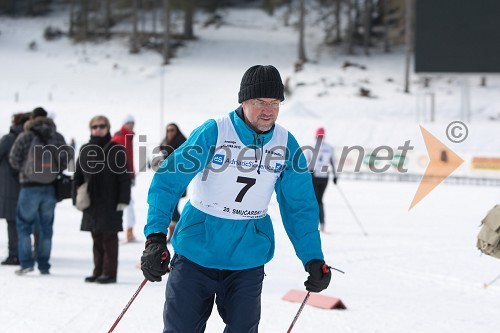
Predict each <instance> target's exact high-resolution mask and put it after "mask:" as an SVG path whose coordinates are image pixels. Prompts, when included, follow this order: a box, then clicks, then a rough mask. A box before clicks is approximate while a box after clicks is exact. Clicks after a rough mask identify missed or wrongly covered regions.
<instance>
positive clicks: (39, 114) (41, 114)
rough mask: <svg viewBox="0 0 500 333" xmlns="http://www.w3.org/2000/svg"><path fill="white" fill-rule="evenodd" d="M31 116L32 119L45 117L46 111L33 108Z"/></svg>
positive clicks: (40, 108)
mask: <svg viewBox="0 0 500 333" xmlns="http://www.w3.org/2000/svg"><path fill="white" fill-rule="evenodd" d="M31 116H32V117H33V118H37V117H47V111H45V109H44V108H42V107H40V106H39V107H37V108H34V109H33V111H31Z"/></svg>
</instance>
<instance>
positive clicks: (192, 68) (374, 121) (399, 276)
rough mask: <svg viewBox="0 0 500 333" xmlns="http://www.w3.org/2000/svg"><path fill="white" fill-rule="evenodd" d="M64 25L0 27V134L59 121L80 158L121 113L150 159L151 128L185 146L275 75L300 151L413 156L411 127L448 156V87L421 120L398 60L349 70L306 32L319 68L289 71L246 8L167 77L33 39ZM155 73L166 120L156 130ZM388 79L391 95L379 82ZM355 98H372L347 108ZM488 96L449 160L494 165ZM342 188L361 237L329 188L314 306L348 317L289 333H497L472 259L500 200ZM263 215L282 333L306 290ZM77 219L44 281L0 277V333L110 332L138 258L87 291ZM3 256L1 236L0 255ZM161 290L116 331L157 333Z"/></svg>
mask: <svg viewBox="0 0 500 333" xmlns="http://www.w3.org/2000/svg"><path fill="white" fill-rule="evenodd" d="M65 19H66V17H65V16H64V17H63V16H61V15H60V14H54V15H53V16H52V17H49V18H44V19H37V20H27V19H8V18H3V17H2V18H0V31H1V32H2V34H1V35H0V48H1V52H0V73H1V77H2V80H0V109H1V110H2V111H1V113H0V117H1V119H2V124H3V126H2V128H0V132H1V133H5V132H6V130H7V128H8V123H9V120H10V115H11V113H13V112H18V111H29V110H31V109H33V108H34V107H35V106H38V105H41V106H44V107H45V108H47V109H48V110H49V111H51V112H54V113H55V120H56V123H57V125H58V128H59V130H60V131H61V133H62V134H63V135H65V137H66V139H67V140H69V139H70V138H72V137H74V138H75V140H76V141H77V143H78V144H83V143H85V142H86V140H87V138H88V127H87V122H88V120H89V119H90V118H91V117H92V116H93V115H95V114H100V113H102V114H105V115H107V116H109V118H110V120H111V123H112V125H113V128H112V130H117V129H118V128H119V124H120V122H121V119H122V118H123V117H124V116H125V114H127V113H131V114H133V115H134V116H135V117H136V118H137V123H136V132H137V133H138V134H143V135H147V144H145V145H147V146H148V148H151V147H154V146H155V145H156V144H157V143H158V142H159V141H160V136H161V133H163V131H161V132H160V125H161V123H162V121H163V124H166V123H168V122H171V121H174V122H176V123H178V124H179V126H180V128H181V130H183V131H184V132H185V133H189V132H190V131H191V130H192V129H193V128H194V127H195V126H197V125H199V124H201V123H202V122H203V121H204V120H205V119H207V118H208V117H213V116H216V115H219V114H224V113H227V112H229V111H230V110H232V109H234V108H235V107H236V102H237V97H236V96H237V91H238V85H239V81H240V79H241V75H242V74H243V72H244V71H245V70H246V69H247V68H248V67H249V66H251V65H253V64H257V63H262V64H274V65H276V66H277V67H278V68H279V69H280V71H281V73H282V76H283V79H286V78H287V77H290V80H291V82H292V83H294V84H293V85H292V86H293V94H292V96H289V97H288V98H287V100H286V103H285V105H284V106H283V109H282V112H281V115H280V118H279V122H280V123H281V124H282V125H284V126H285V127H287V128H288V129H289V130H290V131H292V133H294V134H295V136H296V137H297V138H298V139H299V142H302V143H304V144H306V143H310V141H311V140H312V136H313V133H314V131H315V129H316V127H317V126H325V127H326V128H327V139H328V140H329V141H332V143H334V144H336V145H354V144H358V145H362V146H370V147H373V146H375V145H379V144H384V145H389V146H395V145H399V144H402V143H403V142H404V141H405V140H408V139H411V140H412V143H414V144H415V146H416V147H417V148H420V149H424V148H423V140H422V139H421V138H420V134H419V129H418V124H419V123H421V124H423V126H425V127H426V128H427V129H428V130H430V131H431V132H432V133H433V134H435V135H436V136H438V137H439V138H440V139H442V140H443V142H444V140H445V138H444V134H443V132H444V128H445V127H446V124H447V123H449V122H450V121H451V120H455V119H457V116H458V115H459V107H460V94H459V91H460V87H459V86H458V84H457V82H458V80H457V78H454V77H451V78H447V77H442V78H439V79H438V80H437V82H436V84H435V91H436V94H437V95H436V96H437V97H436V101H437V110H438V113H437V121H436V122H435V123H426V122H417V118H416V93H415V92H414V93H413V94H411V95H405V94H403V93H401V90H402V82H403V68H404V67H403V66H404V58H403V55H402V53H401V52H394V53H392V54H389V55H383V54H376V52H374V55H372V56H371V57H364V56H357V57H345V56H342V55H340V54H338V53H332V52H331V51H327V50H325V49H322V48H317V47H315V46H314V45H316V44H315V42H317V41H316V40H315V39H314V36H311V35H312V32H308V34H309V37H311V42H310V43H311V44H310V47H309V49H308V50H310V56H311V57H313V58H314V59H315V60H317V61H318V62H317V63H316V64H307V65H306V67H305V68H306V69H305V71H303V72H300V73H293V62H294V60H295V53H296V40H297V37H296V34H295V32H294V31H293V30H291V28H284V27H282V26H281V25H280V24H279V23H276V20H274V19H272V18H269V17H267V16H265V15H264V14H262V13H261V12H259V11H255V10H237V11H231V12H230V16H229V18H228V24H227V25H225V26H222V27H221V28H220V29H215V28H207V29H198V30H196V33H197V34H198V36H199V37H200V39H199V40H198V41H196V42H192V43H188V45H187V46H186V47H184V48H182V49H181V50H180V56H179V57H178V58H175V59H173V61H172V65H170V66H167V67H165V68H164V70H163V69H162V68H161V66H160V59H159V56H158V55H156V54H153V53H149V52H142V53H141V54H140V55H138V56H133V55H129V54H128V53H127V50H126V41H124V40H115V41H112V42H102V43H99V44H98V45H91V44H79V45H73V44H72V43H71V42H69V41H68V40H66V39H61V40H59V41H55V42H45V41H43V38H42V33H43V28H44V27H45V26H46V25H48V24H54V25H59V26H61V27H64V24H65ZM32 40H36V41H37V44H38V50H37V51H36V52H32V51H28V50H27V45H28V44H29V43H30V42H31V41H32ZM345 60H349V61H351V62H357V63H362V64H366V65H367V67H368V70H366V71H361V70H357V69H354V68H349V69H347V70H345V71H344V70H342V69H341V66H342V64H343V62H344V61H345ZM163 71H164V81H163V86H164V112H165V113H164V118H163V120H159V117H160V113H161V110H160V100H161V96H160V87H161V76H162V72H163ZM388 77H390V78H392V79H393V80H394V81H393V82H388V81H387V78H388ZM473 79H474V78H471V81H472V80H473ZM412 80H416V77H413V78H412ZM477 81H479V78H477ZM366 82H370V83H366ZM297 83H306V85H305V86H302V85H301V86H296V84H297ZM362 84H363V85H365V84H367V85H368V87H369V88H371V89H372V90H373V92H374V94H375V95H376V96H377V98H374V99H362V98H360V97H358V96H356V93H357V90H358V89H359V87H360V86H361V85H362ZM499 87H500V80H499V79H498V78H496V77H491V78H489V79H488V87H487V88H479V87H477V85H473V87H472V90H471V96H472V111H473V114H472V116H473V118H472V122H471V123H470V124H468V125H469V129H470V137H469V138H468V139H467V140H466V141H465V142H464V143H462V144H457V145H453V146H452V148H453V149H454V150H455V151H456V152H457V153H459V154H460V153H463V154H472V153H477V152H486V153H491V152H498V151H500V141H498V140H494V138H495V137H496V134H497V126H498V125H497V122H496V121H492V120H490V119H496V118H497V117H498V115H499V114H500V101H499V99H498V90H499ZM413 89H414V90H415V91H416V86H413ZM16 93H17V95H18V101H17V102H16V101H15V95H16ZM318 95H322V97H319V96H318ZM329 133H330V135H329ZM331 133H333V134H331ZM136 142H137V141H136ZM138 146H140V144H138ZM138 146H137V147H136V148H138ZM136 156H138V154H137V153H136ZM139 164H140V162H139V161H136V166H137V167H138V166H139ZM410 171H411V170H410ZM151 177H152V173H151V172H150V171H148V172H144V173H141V174H139V176H138V180H137V186H136V187H135V188H134V193H133V195H134V197H135V201H136V213H137V216H138V223H137V226H136V233H137V234H140V231H141V230H142V227H143V226H144V220H145V216H146V210H147V205H146V202H145V199H146V194H147V190H148V186H149V182H150V179H151ZM339 186H340V189H341V190H342V191H343V192H344V193H345V195H346V197H347V198H348V199H349V202H350V203H351V205H352V207H353V208H354V210H355V211H356V213H357V215H358V217H359V219H360V220H361V222H362V223H363V226H364V228H365V229H366V231H367V233H368V236H366V237H365V236H363V234H362V233H361V230H360V228H359V226H358V225H357V224H356V222H355V220H354V219H353V217H352V215H351V214H350V211H349V209H348V207H347V206H346V204H345V203H344V201H343V199H342V197H341V196H340V194H339V192H338V191H337V189H336V188H334V187H333V186H330V187H329V188H328V189H327V192H326V194H325V198H324V201H325V205H326V215H327V223H328V224H327V232H328V233H326V234H323V236H322V241H323V247H324V252H325V257H326V259H327V261H328V262H329V263H330V264H331V265H333V266H334V267H337V268H339V269H342V270H344V271H345V272H346V274H345V275H342V274H337V273H334V274H333V278H332V284H331V286H330V287H329V288H328V290H326V291H325V292H324V294H325V295H330V296H334V297H338V298H340V299H342V301H343V302H344V303H345V304H346V306H347V308H348V309H347V310H345V311H340V310H321V309H316V308H313V307H306V308H305V309H304V311H303V312H302V314H301V317H300V318H299V320H298V322H297V324H296V326H295V328H294V332H317V331H319V330H322V331H326V332H339V331H340V332H363V333H366V332H373V333H375V332H383V333H386V332H389V333H390V332H398V333H399V332H402V331H406V332H412V333H413V332H415V333H420V332H425V333H430V332H440V333H441V332H453V333H459V332H464V333H465V332H478V331H490V332H492V331H496V330H497V329H498V326H499V324H500V320H499V319H498V318H499V317H498V309H500V297H499V296H500V283H499V284H498V285H492V286H490V287H489V288H487V289H485V288H483V283H485V282H489V281H491V280H492V279H493V278H495V277H496V276H498V274H500V265H499V262H498V261H497V260H495V259H493V258H489V257H486V256H480V255H479V252H478V251H477V250H476V248H475V237H476V235H477V233H478V232H479V229H478V225H479V223H480V221H481V219H482V218H483V217H484V215H485V214H486V212H487V211H488V209H490V208H491V207H492V206H493V205H494V204H496V203H498V201H499V199H500V193H499V190H498V189H497V188H494V187H472V186H457V185H440V186H439V187H438V188H437V189H436V190H434V191H433V192H432V193H431V194H430V195H429V196H428V197H427V198H425V199H424V200H423V201H422V202H420V203H419V204H418V205H417V206H416V207H415V208H414V209H413V210H411V211H410V212H408V207H409V204H410V202H411V199H412V197H413V195H414V193H415V191H416V188H417V184H416V183H380V182H361V181H350V180H342V179H341V180H340V181H339ZM183 200H185V199H183ZM270 214H271V216H272V217H273V220H274V226H275V231H276V239H277V246H276V255H275V258H274V259H273V261H271V262H270V263H269V264H268V265H267V266H266V274H267V276H266V278H265V285H264V292H263V296H262V302H263V308H262V321H261V325H260V330H261V331H262V332H284V331H286V329H287V328H288V326H289V325H290V323H291V321H292V319H293V317H294V316H295V313H296V311H297V310H298V307H299V304H295V303H288V302H284V301H282V300H281V297H282V296H283V295H284V294H285V293H286V292H287V291H288V290H289V289H302V288H303V285H302V283H303V281H304V280H305V278H306V274H305V273H304V272H303V269H302V267H301V265H300V262H299V261H298V259H296V257H295V255H294V253H293V249H292V246H291V244H290V242H289V241H288V239H287V237H286V235H285V233H284V230H283V228H282V226H281V223H280V217H279V212H278V207H277V204H276V202H275V201H272V203H271V207H270ZM80 218H81V214H80V213H79V212H78V211H77V210H76V209H74V208H73V207H72V206H71V204H70V202H69V201H65V202H63V203H60V204H58V206H57V209H56V221H55V224H54V237H53V252H52V260H51V263H52V269H51V275H50V276H40V275H38V273H34V274H32V275H31V276H25V277H18V276H15V275H14V274H13V271H14V269H15V268H14V267H4V266H2V267H1V268H0V308H1V309H2V311H0V332H67V331H72V332H107V330H108V329H109V327H111V325H112V324H113V322H114V320H115V319H116V317H117V316H118V315H119V314H120V312H121V311H122V309H123V308H124V307H125V305H126V304H127V302H128V300H129V299H130V297H132V295H133V293H134V292H135V290H136V289H137V287H138V286H139V284H140V283H141V281H142V279H143V277H142V274H141V271H140V270H139V269H137V268H136V266H137V264H138V262H139V258H140V255H141V252H142V249H143V244H142V242H138V243H133V244H125V245H121V246H120V262H119V273H118V283H117V284H116V285H109V286H102V285H95V284H86V283H84V282H83V278H84V277H85V276H87V275H89V274H90V273H91V270H92V252H91V251H92V250H91V246H92V242H91V237H90V235H89V234H88V233H84V232H80V231H79V225H80ZM120 237H121V238H123V235H120ZM142 239H143V237H142ZM6 255H7V236H6V230H5V229H4V231H3V232H0V257H2V258H3V257H5V256H6ZM164 285H165V281H163V282H161V283H155V284H153V283H148V284H146V286H145V287H144V288H143V290H142V291H141V293H140V294H139V296H138V297H137V299H136V300H135V302H134V303H133V304H132V306H131V307H130V309H129V310H128V312H127V313H126V315H125V316H124V317H123V319H122V321H121V322H120V324H119V325H118V327H117V328H116V330H115V332H153V331H155V332H159V331H161V328H162V308H163V300H164ZM223 327H224V325H223V323H222V322H221V320H220V319H219V317H218V315H217V314H216V309H214V310H213V315H212V317H211V318H210V320H209V322H208V327H207V332H221V331H222V330H223Z"/></svg>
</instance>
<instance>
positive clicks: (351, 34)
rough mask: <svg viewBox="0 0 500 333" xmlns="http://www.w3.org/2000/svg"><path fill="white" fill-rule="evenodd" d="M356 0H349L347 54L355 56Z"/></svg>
mask: <svg viewBox="0 0 500 333" xmlns="http://www.w3.org/2000/svg"><path fill="white" fill-rule="evenodd" d="M353 1H354V0H347V52H346V53H347V54H354V32H355V25H356V22H355V19H354V3H353Z"/></svg>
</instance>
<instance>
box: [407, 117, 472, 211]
mask: <svg viewBox="0 0 500 333" xmlns="http://www.w3.org/2000/svg"><path fill="white" fill-rule="evenodd" d="M420 132H421V133H422V137H423V138H424V142H425V148H426V150H427V154H428V155H429V164H428V165H427V168H426V169H425V172H424V176H423V177H422V179H421V180H420V184H419V185H418V188H417V192H416V193H415V196H414V197H413V200H412V202H411V204H410V208H409V209H408V211H410V210H411V209H412V208H413V207H415V206H416V205H417V204H418V203H419V202H420V201H422V200H423V199H424V198H425V197H426V196H427V195H428V194H429V193H430V192H431V191H432V190H434V189H435V188H436V187H437V186H438V185H439V184H441V182H443V180H445V179H446V178H447V177H448V176H449V175H451V174H452V173H453V171H455V170H456V169H457V168H458V167H459V166H460V165H462V163H463V162H464V160H463V159H462V158H461V157H460V156H458V155H457V154H456V153H455V152H454V151H452V150H451V149H450V148H449V147H448V146H446V145H445V144H444V143H443V142H441V141H440V140H439V139H437V138H436V137H435V136H434V135H432V134H431V133H430V132H429V131H427V130H426V129H425V128H423V127H422V126H420ZM468 135H469V130H468V128H467V126H466V125H465V124H464V123H463V122H461V121H453V122H451V123H450V124H449V125H448V126H447V127H446V137H447V138H448V140H450V141H451V142H452V143H460V142H463V141H465V139H467V136H468ZM443 156H446V158H443Z"/></svg>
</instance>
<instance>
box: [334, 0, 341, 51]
mask: <svg viewBox="0 0 500 333" xmlns="http://www.w3.org/2000/svg"><path fill="white" fill-rule="evenodd" d="M341 11H342V0H335V34H336V36H335V40H334V41H335V43H340V42H341V41H342V37H341V31H340V27H341V17H342V15H341V14H342V12H341Z"/></svg>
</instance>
